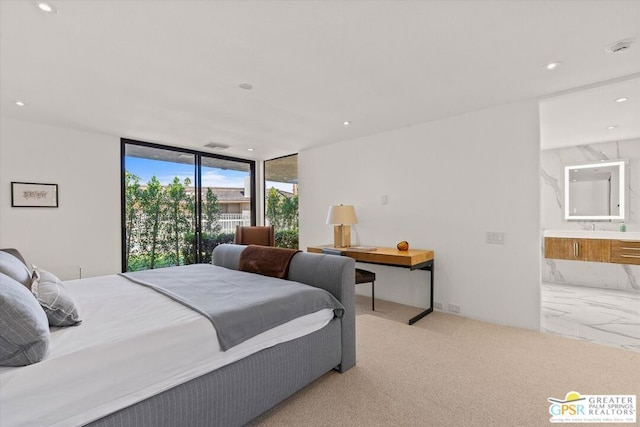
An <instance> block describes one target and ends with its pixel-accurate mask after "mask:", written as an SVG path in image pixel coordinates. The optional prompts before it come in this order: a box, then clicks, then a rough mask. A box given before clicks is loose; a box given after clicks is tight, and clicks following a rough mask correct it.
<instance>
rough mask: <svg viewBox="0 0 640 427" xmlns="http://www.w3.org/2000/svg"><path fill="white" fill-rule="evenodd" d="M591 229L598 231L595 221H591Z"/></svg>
mask: <svg viewBox="0 0 640 427" xmlns="http://www.w3.org/2000/svg"><path fill="white" fill-rule="evenodd" d="M591 231H596V223H595V222H592V223H591Z"/></svg>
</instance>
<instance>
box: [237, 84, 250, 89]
mask: <svg viewBox="0 0 640 427" xmlns="http://www.w3.org/2000/svg"><path fill="white" fill-rule="evenodd" d="M238 87H239V88H240V89H245V90H251V89H253V85H252V84H251V83H240V84H239V85H238Z"/></svg>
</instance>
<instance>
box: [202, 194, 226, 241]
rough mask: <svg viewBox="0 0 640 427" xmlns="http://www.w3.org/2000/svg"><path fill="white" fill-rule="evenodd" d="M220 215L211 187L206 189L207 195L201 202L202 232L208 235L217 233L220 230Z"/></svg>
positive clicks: (218, 205) (220, 211) (216, 197)
mask: <svg viewBox="0 0 640 427" xmlns="http://www.w3.org/2000/svg"><path fill="white" fill-rule="evenodd" d="M221 213H222V210H221V209H220V203H218V196H216V195H215V193H214V192H213V189H212V188H211V187H209V188H207V193H206V195H205V198H204V200H203V201H202V223H203V224H202V231H203V232H205V233H209V234H216V233H219V232H220V230H221V229H222V226H221V225H220V216H221Z"/></svg>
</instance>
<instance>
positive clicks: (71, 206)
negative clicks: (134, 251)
mask: <svg viewBox="0 0 640 427" xmlns="http://www.w3.org/2000/svg"><path fill="white" fill-rule="evenodd" d="M11 181H24V182H39V183H52V184H58V186H59V187H58V191H59V206H60V207H59V208H57V209H56V208H47V209H44V208H12V207H11V184H10V183H11ZM0 247H15V248H18V249H19V250H20V251H21V252H22V253H23V254H24V256H25V257H26V258H27V262H29V263H34V264H36V265H38V266H40V267H41V268H45V269H49V270H50V271H52V272H53V273H55V274H57V275H59V276H60V277H61V278H63V279H67V278H74V277H75V278H77V274H78V273H77V272H78V266H81V268H82V276H83V277H88V276H96V275H101V274H110V273H115V272H118V271H120V268H121V267H120V264H121V262H120V139H119V138H118V137H113V136H106V135H102V134H96V133H89V132H81V131H75V130H68V129H62V128H56V127H51V126H45V125H40V124H34V123H29V122H22V121H17V120H13V119H8V118H2V120H1V122H0Z"/></svg>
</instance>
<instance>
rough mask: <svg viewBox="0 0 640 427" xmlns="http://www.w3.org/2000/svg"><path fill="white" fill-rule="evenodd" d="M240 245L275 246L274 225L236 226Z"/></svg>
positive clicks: (236, 241)
mask: <svg viewBox="0 0 640 427" xmlns="http://www.w3.org/2000/svg"><path fill="white" fill-rule="evenodd" d="M235 243H237V244H239V245H262V246H275V245H276V239H275V232H274V230H273V226H271V225H267V226H242V225H238V226H236V240H235Z"/></svg>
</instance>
